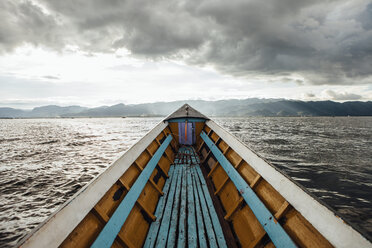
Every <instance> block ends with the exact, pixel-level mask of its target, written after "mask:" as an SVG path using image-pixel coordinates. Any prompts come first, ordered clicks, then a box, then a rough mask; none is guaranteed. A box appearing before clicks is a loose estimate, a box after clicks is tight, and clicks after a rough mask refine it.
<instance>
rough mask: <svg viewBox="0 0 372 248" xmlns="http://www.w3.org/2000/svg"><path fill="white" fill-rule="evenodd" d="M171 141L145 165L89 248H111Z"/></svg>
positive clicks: (169, 138)
mask: <svg viewBox="0 0 372 248" xmlns="http://www.w3.org/2000/svg"><path fill="white" fill-rule="evenodd" d="M171 140H172V136H171V135H168V137H167V138H166V139H165V140H164V142H163V144H161V146H160V147H159V148H158V150H157V151H156V152H155V154H154V156H153V157H152V158H151V159H150V161H149V162H148V163H147V165H146V167H145V168H144V169H143V171H142V173H141V174H140V175H139V177H138V178H137V180H136V182H135V183H134V184H133V186H132V188H131V189H130V190H129V192H128V193H127V195H126V196H125V197H124V199H123V201H122V202H121V203H120V204H119V206H118V208H117V209H116V210H115V212H114V214H113V215H112V216H111V218H110V219H109V221H108V222H107V223H106V225H105V226H104V228H103V229H102V231H101V233H100V234H99V235H98V237H97V239H96V240H95V241H94V243H93V244H92V246H91V247H93V248H102V247H111V245H112V243H113V242H114V240H115V238H116V236H117V235H118V233H119V231H120V229H121V227H122V226H123V225H124V223H125V221H126V219H127V217H128V215H129V214H130V212H131V210H132V208H133V206H134V204H135V203H136V201H137V199H138V197H139V196H140V195H141V193H142V190H143V188H144V187H145V185H146V183H147V181H148V180H149V178H150V176H151V174H152V172H153V171H154V169H155V167H156V165H157V163H158V162H159V160H160V158H161V156H162V155H163V153H164V151H165V149H166V148H167V147H168V145H169V143H170V142H171Z"/></svg>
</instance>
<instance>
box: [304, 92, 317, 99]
mask: <svg viewBox="0 0 372 248" xmlns="http://www.w3.org/2000/svg"><path fill="white" fill-rule="evenodd" d="M305 97H306V98H313V97H315V94H314V93H311V92H307V93H305Z"/></svg>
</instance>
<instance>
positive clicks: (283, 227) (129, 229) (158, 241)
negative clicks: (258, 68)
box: [17, 104, 372, 248]
mask: <svg viewBox="0 0 372 248" xmlns="http://www.w3.org/2000/svg"><path fill="white" fill-rule="evenodd" d="M17 246H18V247H93V248H96V247H130V248H132V247H372V244H371V242H370V238H368V236H367V235H366V234H362V232H360V231H358V229H357V228H356V227H354V226H353V225H351V224H349V223H348V222H347V221H346V220H345V219H343V218H342V217H340V216H339V215H338V214H337V213H335V212H334V211H333V210H332V209H331V208H329V207H328V206H327V205H326V204H324V203H323V202H321V201H320V200H318V199H317V198H316V197H315V196H314V195H312V194H311V193H309V192H308V191H307V190H306V189H305V188H303V187H302V186H301V185H299V184H297V183H296V182H295V181H293V180H292V179H291V178H290V177H289V176H287V175H286V174H284V173H283V172H281V171H280V170H279V169H277V168H276V167H274V166H273V165H271V164H270V163H269V162H267V161H265V159H263V158H262V157H260V156H259V155H258V154H257V153H255V152H254V151H252V150H251V149H250V148H248V147H247V146H246V145H244V144H243V143H242V142H240V141H239V140H238V139H237V138H235V137H234V136H233V135H232V134H230V133H229V132H227V131H226V130H224V129H223V128H221V127H220V126H219V125H218V124H216V123H215V122H214V121H213V120H211V119H210V118H208V117H206V116H205V115H203V114H201V113H200V112H198V111H197V110H195V109H194V108H192V107H191V106H189V105H187V104H185V105H183V106H182V107H180V108H179V109H178V110H176V111H175V112H174V113H172V114H171V115H169V116H168V117H167V118H165V119H164V120H163V121H161V122H160V123H159V124H158V125H157V126H155V127H154V128H153V129H152V130H151V131H150V132H149V133H147V134H146V135H145V136H144V137H143V138H142V139H140V140H139V141H138V142H137V143H136V144H134V145H133V146H132V147H131V148H130V149H129V150H128V151H127V152H125V153H124V154H123V155H122V156H121V157H120V158H119V159H117V160H116V161H115V162H114V163H112V164H111V165H110V166H109V167H108V168H107V169H106V170H105V171H104V172H103V173H101V174H100V175H99V176H97V177H96V178H95V179H93V180H92V181H91V182H90V183H89V184H87V185H86V186H85V187H83V188H82V189H81V190H80V191H79V192H77V193H76V194H75V195H74V196H73V197H72V198H71V199H70V200H69V201H67V202H66V203H65V204H64V205H63V206H62V207H61V208H59V209H58V210H57V211H56V212H55V213H54V214H52V215H51V216H50V217H49V218H48V219H47V220H46V221H44V222H43V223H41V224H40V225H39V226H38V227H37V228H36V229H35V230H33V231H32V232H31V233H30V234H29V235H27V236H26V237H25V238H23V239H22V240H21V241H20V242H19V244H18V245H17Z"/></svg>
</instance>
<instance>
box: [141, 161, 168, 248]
mask: <svg viewBox="0 0 372 248" xmlns="http://www.w3.org/2000/svg"><path fill="white" fill-rule="evenodd" d="M173 172H174V166H171V167H170V169H169V177H170V178H169V180H167V181H166V182H165V185H164V188H163V192H164V195H163V196H162V197H161V198H160V200H159V202H158V206H157V207H156V211H155V216H156V220H155V221H154V222H153V223H152V224H151V226H150V229H149V232H148V234H147V238H146V242H145V244H144V247H145V248H150V247H154V246H155V241H156V237H157V235H158V232H159V228H160V223H161V221H162V219H163V214H164V206H165V204H166V201H167V198H168V192H169V187H170V185H171V181H172V180H174V177H173Z"/></svg>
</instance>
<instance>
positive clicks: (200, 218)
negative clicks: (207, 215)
mask: <svg viewBox="0 0 372 248" xmlns="http://www.w3.org/2000/svg"><path fill="white" fill-rule="evenodd" d="M193 188H194V194H195V195H197V188H196V185H195V182H194V180H193ZM195 208H196V220H197V224H198V238H199V239H198V240H199V246H200V247H207V240H206V238H205V227H204V221H203V214H202V209H201V206H200V201H199V197H195Z"/></svg>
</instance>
